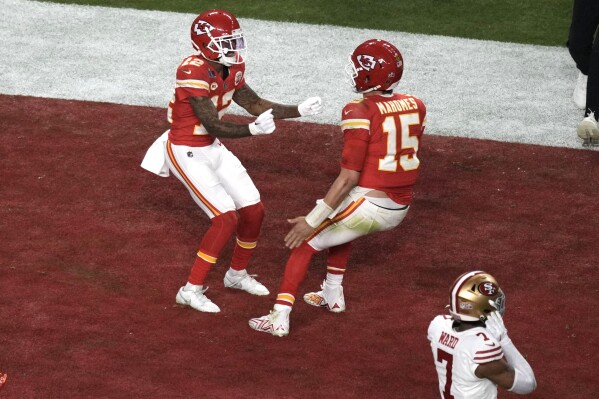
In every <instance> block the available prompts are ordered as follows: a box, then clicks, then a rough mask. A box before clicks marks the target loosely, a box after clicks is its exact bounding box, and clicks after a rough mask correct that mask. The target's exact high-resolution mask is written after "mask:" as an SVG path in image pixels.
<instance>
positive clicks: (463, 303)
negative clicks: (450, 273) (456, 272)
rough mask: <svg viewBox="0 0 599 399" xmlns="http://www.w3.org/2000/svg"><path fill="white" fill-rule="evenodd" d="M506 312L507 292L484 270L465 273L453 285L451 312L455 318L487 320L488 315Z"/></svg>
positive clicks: (450, 299) (450, 298)
mask: <svg viewBox="0 0 599 399" xmlns="http://www.w3.org/2000/svg"><path fill="white" fill-rule="evenodd" d="M494 311H498V312H499V313H500V314H501V315H503V313H504V312H505V294H504V293H503V291H502V290H501V288H499V284H498V283H497V280H496V279H495V277H493V276H491V275H490V274H488V273H485V272H483V271H474V272H469V273H464V274H462V275H461V276H460V277H458V278H457V279H456V281H455V282H454V283H453V285H452V287H451V293H450V297H449V313H450V314H451V317H452V318H453V319H455V320H461V321H470V322H473V321H485V320H486V318H487V315H488V314H489V313H491V312H494Z"/></svg>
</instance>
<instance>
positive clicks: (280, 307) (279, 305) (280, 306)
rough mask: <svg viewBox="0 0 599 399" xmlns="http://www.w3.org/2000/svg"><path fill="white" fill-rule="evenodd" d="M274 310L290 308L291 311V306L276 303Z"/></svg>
mask: <svg viewBox="0 0 599 399" xmlns="http://www.w3.org/2000/svg"><path fill="white" fill-rule="evenodd" d="M274 310H275V311H277V312H278V311H280V310H288V311H289V312H291V306H287V305H281V304H280V303H275V307H274Z"/></svg>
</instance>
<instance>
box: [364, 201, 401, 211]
mask: <svg viewBox="0 0 599 399" xmlns="http://www.w3.org/2000/svg"><path fill="white" fill-rule="evenodd" d="M367 201H368V200H367ZM368 202H370V201H368ZM370 203H371V204H372V205H374V206H378V207H379V208H383V209H386V210H388V211H404V210H406V209H408V208H409V207H410V206H409V205H406V206H402V207H401V208H386V207H384V206H380V205H377V204H375V203H374V202H370Z"/></svg>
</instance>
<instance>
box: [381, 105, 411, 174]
mask: <svg viewBox="0 0 599 399" xmlns="http://www.w3.org/2000/svg"><path fill="white" fill-rule="evenodd" d="M398 120H399V132H398V129H397V128H398V123H397V122H398ZM413 125H420V115H418V113H417V112H414V113H411V114H400V115H393V116H388V117H386V118H385V120H384V121H383V133H385V134H386V135H387V155H385V157H384V158H380V159H379V170H382V171H385V172H397V163H398V162H397V161H398V160H397V152H398V147H397V146H398V144H399V145H400V146H401V147H400V148H399V150H400V151H401V150H405V149H408V148H412V149H413V150H414V153H413V154H404V155H402V156H400V157H399V165H400V166H401V169H402V170H403V171H405V172H407V171H410V170H415V169H418V166H420V160H419V159H418V143H419V139H418V137H417V136H410V126H413ZM398 133H399V136H398Z"/></svg>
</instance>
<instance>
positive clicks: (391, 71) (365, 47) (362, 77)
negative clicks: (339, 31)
mask: <svg viewBox="0 0 599 399" xmlns="http://www.w3.org/2000/svg"><path fill="white" fill-rule="evenodd" d="M345 73H346V74H347V76H348V78H349V79H348V81H349V84H350V86H352V87H353V89H354V91H355V92H357V93H368V92H371V91H377V90H380V91H387V90H393V89H394V88H395V87H396V86H397V84H398V83H399V81H400V79H401V76H402V74H403V58H402V55H401V53H400V52H399V50H398V49H397V48H396V47H395V46H394V45H392V44H391V43H389V42H387V41H385V40H379V39H371V40H367V41H365V42H364V43H362V44H360V45H359V46H358V47H356V49H355V50H354V51H353V52H352V53H351V54H350V55H349V62H348V64H347V65H346V66H345Z"/></svg>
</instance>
